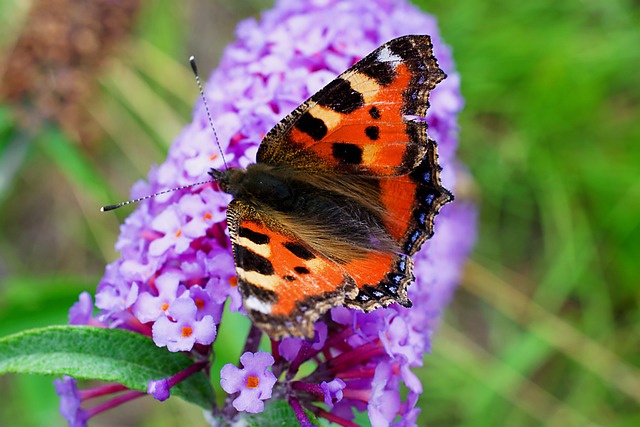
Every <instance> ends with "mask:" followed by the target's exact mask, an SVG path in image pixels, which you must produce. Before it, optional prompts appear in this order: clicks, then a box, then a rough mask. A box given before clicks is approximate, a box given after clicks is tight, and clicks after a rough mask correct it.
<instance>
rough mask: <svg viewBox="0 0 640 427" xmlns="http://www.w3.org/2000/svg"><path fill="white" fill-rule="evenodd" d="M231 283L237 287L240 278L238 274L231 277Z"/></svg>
mask: <svg viewBox="0 0 640 427" xmlns="http://www.w3.org/2000/svg"><path fill="white" fill-rule="evenodd" d="M229 284H230V285H231V286H232V287H234V288H235V287H236V286H238V278H237V277H236V276H233V277H232V278H230V279H229Z"/></svg>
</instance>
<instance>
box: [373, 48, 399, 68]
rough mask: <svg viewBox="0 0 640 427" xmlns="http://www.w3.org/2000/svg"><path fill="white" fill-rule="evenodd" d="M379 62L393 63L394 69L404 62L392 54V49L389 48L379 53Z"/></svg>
mask: <svg viewBox="0 0 640 427" xmlns="http://www.w3.org/2000/svg"><path fill="white" fill-rule="evenodd" d="M378 61H380V62H391V63H392V64H391V65H392V67H393V68H394V69H395V68H396V67H397V66H398V64H399V63H400V62H402V58H401V57H399V56H398V55H396V54H395V53H393V52H391V49H389V48H388V47H385V48H383V49H382V50H381V51H380V52H379V53H378Z"/></svg>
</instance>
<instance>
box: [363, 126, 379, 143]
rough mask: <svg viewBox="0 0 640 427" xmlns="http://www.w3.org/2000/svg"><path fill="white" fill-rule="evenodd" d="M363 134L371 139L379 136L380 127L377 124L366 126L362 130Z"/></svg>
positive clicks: (373, 139)
mask: <svg viewBox="0 0 640 427" xmlns="http://www.w3.org/2000/svg"><path fill="white" fill-rule="evenodd" d="M364 134H365V135H367V138H369V139H370V140H372V141H375V140H376V139H378V138H380V128H379V127H378V126H367V127H366V128H365V130H364Z"/></svg>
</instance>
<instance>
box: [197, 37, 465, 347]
mask: <svg viewBox="0 0 640 427" xmlns="http://www.w3.org/2000/svg"><path fill="white" fill-rule="evenodd" d="M445 77H446V76H445V73H444V72H443V71H442V70H441V69H440V68H439V66H438V63H437V60H436V58H435V57H434V56H433V48H432V45H431V40H430V37H429V36H426V35H411V36H404V37H400V38H396V39H393V40H391V41H389V42H387V43H386V44H384V45H382V46H380V47H379V48H378V49H376V50H374V51H373V52H372V53H370V54H369V55H367V56H366V57H364V58H363V59H361V60H360V61H359V62H357V63H356V64H355V65H353V66H352V67H351V68H349V69H348V70H346V71H345V72H343V73H342V74H341V75H339V76H338V77H337V78H336V79H335V80H333V81H331V82H330V83H329V84H327V85H326V86H325V87H324V88H323V89H321V90H320V91H318V92H317V93H316V94H315V95H313V96H311V98H309V99H308V100H307V101H305V102H304V103H303V104H302V105H300V106H299V107H298V108H296V109H295V110H294V111H293V112H292V113H290V114H289V115H288V116H286V117H285V118H284V119H282V121H280V122H279V123H278V124H277V125H276V126H275V127H274V128H273V129H271V130H270V131H269V132H268V133H267V134H266V135H265V137H264V139H263V141H262V143H261V144H260V147H259V149H258V153H257V158H256V163H255V164H251V165H249V166H248V167H247V168H246V169H241V168H228V169H222V170H218V169H211V170H210V171H209V175H210V176H211V177H212V178H213V180H214V181H215V182H217V183H218V185H219V187H220V189H221V190H222V191H224V192H226V193H229V194H231V195H232V196H233V200H232V201H231V203H230V204H229V206H228V209H227V225H228V229H229V235H230V239H231V242H232V246H233V255H234V261H235V266H236V273H237V279H238V281H237V283H238V288H239V290H240V293H241V295H242V298H243V305H244V308H245V310H246V312H247V314H248V316H249V318H250V319H251V320H252V322H253V323H254V324H255V325H257V326H258V327H259V328H261V329H262V330H263V331H264V332H266V333H267V334H268V335H270V336H271V337H272V338H274V339H281V338H283V337H286V336H297V337H306V338H312V337H313V331H314V323H315V321H316V320H317V319H318V318H319V317H320V316H322V315H323V314H324V313H325V312H327V311H328V310H329V309H330V308H332V307H336V306H346V307H351V308H357V309H360V310H363V311H370V310H373V309H376V308H379V307H386V306H388V305H389V304H392V303H394V302H395V303H398V304H400V305H402V306H404V307H411V301H410V300H409V298H408V297H407V287H408V285H409V284H410V283H411V282H412V281H413V280H414V277H413V274H412V268H413V261H412V259H411V256H412V255H414V254H415V253H416V252H417V251H418V250H419V249H420V247H421V246H422V244H423V243H424V242H425V240H427V239H429V238H430V237H431V236H432V235H433V222H434V217H435V216H436V214H437V213H438V211H439V210H440V208H441V207H442V206H443V205H444V204H446V203H447V202H450V201H451V200H453V195H452V194H451V193H450V192H449V191H448V190H446V189H445V188H444V187H443V186H442V184H441V182H440V177H439V173H440V171H441V168H440V166H439V165H438V154H437V147H436V143H435V142H434V141H433V140H431V139H430V138H429V137H428V136H427V123H426V121H425V119H424V117H425V114H426V112H427V109H428V107H429V92H430V91H431V90H432V89H433V88H434V87H435V86H436V84H437V83H438V82H440V81H441V80H443V79H444V78H445Z"/></svg>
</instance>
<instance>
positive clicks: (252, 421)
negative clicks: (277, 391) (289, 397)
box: [245, 399, 320, 427]
mask: <svg viewBox="0 0 640 427" xmlns="http://www.w3.org/2000/svg"><path fill="white" fill-rule="evenodd" d="M304 412H305V413H306V414H307V417H309V421H311V424H313V425H320V422H319V421H318V419H317V418H316V416H315V415H313V414H312V413H311V412H309V411H307V410H305V411H304ZM245 420H246V421H247V423H248V424H249V425H250V426H251V427H282V426H297V425H298V424H300V423H299V421H298V418H296V414H295V412H293V409H292V408H291V406H290V405H289V404H288V403H287V402H286V401H284V400H274V399H271V400H268V401H266V402H265V405H264V412H261V413H259V414H255V415H253V414H252V415H247V416H246V418H245Z"/></svg>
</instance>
